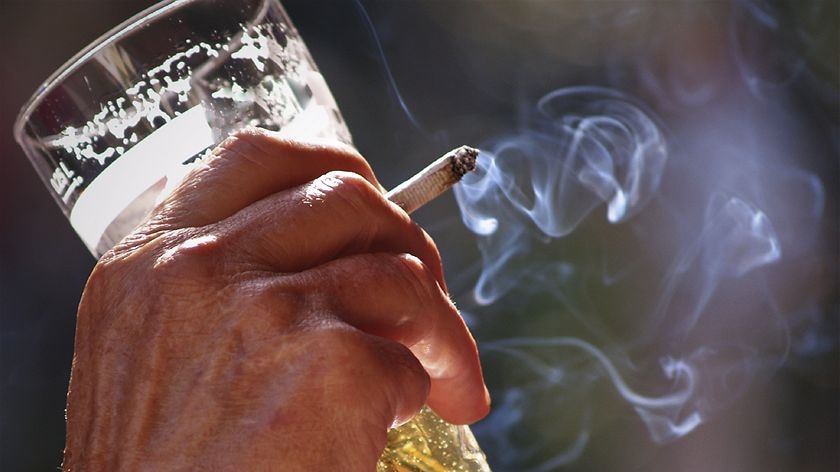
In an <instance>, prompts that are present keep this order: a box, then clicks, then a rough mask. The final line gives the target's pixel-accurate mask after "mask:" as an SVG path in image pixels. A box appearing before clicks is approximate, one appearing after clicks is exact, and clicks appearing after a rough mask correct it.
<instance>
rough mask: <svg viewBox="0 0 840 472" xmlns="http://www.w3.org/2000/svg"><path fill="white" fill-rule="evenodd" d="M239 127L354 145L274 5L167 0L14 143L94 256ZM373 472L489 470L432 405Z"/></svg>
mask: <svg viewBox="0 0 840 472" xmlns="http://www.w3.org/2000/svg"><path fill="white" fill-rule="evenodd" d="M245 126H258V127H262V128H267V129H271V130H275V131H279V132H281V133H286V134H288V135H294V136H319V137H327V138H333V139H337V140H340V141H343V142H345V143H347V144H352V142H351V138H350V133H349V131H348V130H347V126H346V124H345V123H344V120H343V119H342V117H341V114H340V112H339V110H338V107H337V106H336V103H335V100H334V99H333V97H332V95H331V94H330V91H329V88H328V87H327V85H326V82H325V81H324V78H323V77H322V76H321V74H320V73H319V72H318V69H317V67H316V66H315V63H314V62H313V60H312V58H311V56H310V55H309V52H308V51H307V49H306V46H305V45H304V43H303V41H302V39H301V38H300V36H299V35H298V33H297V31H296V30H295V29H294V27H293V26H292V23H291V22H290V21H289V19H288V17H287V15H286V13H285V12H284V11H283V8H282V7H281V5H280V3H279V1H277V0H169V1H165V2H162V3H160V4H158V5H156V6H154V7H152V8H150V9H148V10H146V11H144V12H142V13H140V14H138V15H136V16H135V17H134V18H131V19H130V20H128V21H126V22H125V23H123V24H121V25H119V26H117V27H116V28H114V29H113V30H111V31H110V32H109V33H107V34H105V35H104V36H103V37H102V38H100V39H99V40H97V41H96V42H94V43H93V44H91V45H90V46H88V47H87V48H86V49H84V50H83V51H81V52H80V53H79V54H77V55H76V56H75V57H74V58H72V59H71V60H70V61H69V62H67V63H66V64H65V65H64V66H63V67H62V68H60V69H59V70H58V71H57V72H56V73H55V74H53V75H52V76H51V77H50V78H49V79H47V81H46V82H44V84H43V85H41V87H40V88H39V89H38V91H37V92H36V93H35V95H34V96H33V97H32V98H31V99H30V100H29V102H27V104H26V105H25V106H24V108H23V110H21V113H20V115H19V116H18V119H17V121H16V123H15V127H14V134H15V139H16V140H17V142H18V143H19V144H20V145H21V147H22V148H23V149H24V151H25V152H26V155H27V156H28V157H29V159H30V160H31V161H32V164H33V165H34V166H35V169H36V171H37V172H38V174H39V175H40V176H41V178H42V179H43V181H44V183H45V184H46V185H47V187H48V189H49V191H50V193H52V195H53V197H55V200H56V202H57V203H58V205H59V206H60V207H61V209H62V210H63V211H64V213H65V215H67V217H68V218H69V220H70V223H71V225H72V226H73V228H74V229H75V230H76V232H77V233H78V234H79V236H80V237H81V238H82V241H84V243H85V245H86V246H87V247H88V249H90V251H91V252H92V253H93V255H94V256H95V257H97V258H98V257H101V256H102V255H103V254H104V253H105V252H107V251H108V250H109V249H110V248H111V247H112V246H114V245H115V244H116V243H117V242H119V241H120V240H121V239H122V238H123V237H124V236H126V235H127V234H128V233H129V232H131V230H132V229H134V228H135V227H136V226H137V225H138V224H139V223H140V222H141V221H142V220H143V219H144V218H145V216H146V215H147V214H148V213H149V211H150V210H151V209H152V208H154V206H155V205H156V204H157V203H158V202H159V201H160V200H161V199H162V198H164V197H165V196H166V195H168V193H169V192H170V191H171V189H173V188H174V186H175V185H176V184H177V183H178V182H179V181H180V180H181V179H182V178H183V176H184V175H185V174H186V173H187V171H188V170H189V169H190V167H191V166H193V165H196V163H198V162H200V161H201V160H202V159H203V158H204V157H205V156H207V155H208V153H209V152H210V150H211V149H212V148H213V147H214V146H215V145H217V144H218V143H220V142H221V141H222V140H224V139H225V137H227V136H228V135H230V134H231V133H232V132H233V131H235V130H237V129H239V128H242V127H245ZM337 468H338V469H340V468H341V467H340V466H339V465H337ZM377 470H379V471H388V470H395V471H443V470H464V471H484V470H489V468H488V467H487V464H486V462H485V460H484V455H483V454H482V453H481V450H480V449H479V448H478V446H477V445H476V443H475V439H474V438H473V437H472V434H471V433H470V431H469V429H468V428H466V427H455V426H451V425H448V424H446V423H444V422H443V421H442V420H440V419H439V418H438V417H436V416H435V415H434V414H433V413H432V412H431V411H430V410H428V409H427V408H426V409H424V410H423V412H421V414H420V415H418V417H417V418H416V419H415V420H413V421H411V422H409V423H408V424H406V425H404V426H402V427H400V428H397V429H395V430H392V431H391V432H390V433H389V445H388V448H387V449H386V451H385V453H384V454H383V456H382V459H381V460H380V463H379V465H378V467H377Z"/></svg>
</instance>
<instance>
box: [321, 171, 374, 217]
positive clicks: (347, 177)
mask: <svg viewBox="0 0 840 472" xmlns="http://www.w3.org/2000/svg"><path fill="white" fill-rule="evenodd" d="M317 185H318V187H320V189H319V190H321V191H322V192H323V194H324V199H325V201H326V202H327V203H329V205H330V206H331V207H333V209H334V210H335V211H336V212H337V213H338V215H339V216H344V217H346V218H352V219H354V220H355V219H357V218H358V217H359V216H360V215H361V216H368V215H370V214H372V213H374V212H377V211H381V209H383V208H386V205H385V203H384V197H383V196H382V194H380V193H379V191H378V190H377V189H376V188H375V187H374V186H373V185H372V184H371V183H370V182H368V181H367V180H366V179H365V178H364V177H362V176H361V175H359V174H356V173H354V172H346V171H330V172H328V173H326V174H324V175H323V176H321V177H320V178H319V179H318V183H317Z"/></svg>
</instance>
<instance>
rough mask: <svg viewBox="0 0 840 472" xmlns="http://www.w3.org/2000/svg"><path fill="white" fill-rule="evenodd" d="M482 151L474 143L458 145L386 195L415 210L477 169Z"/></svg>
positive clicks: (407, 208)
mask: <svg viewBox="0 0 840 472" xmlns="http://www.w3.org/2000/svg"><path fill="white" fill-rule="evenodd" d="M478 154H479V151H478V149H476V148H473V147H469V146H461V147H459V148H455V149H453V150H451V151H449V152H447V153H446V154H444V155H443V156H441V157H439V158H438V159H436V160H435V161H434V162H432V163H431V164H429V165H428V166H427V167H426V168H425V169H423V170H421V171H420V172H418V173H417V174H416V175H414V176H413V177H411V178H410V179H408V180H406V181H405V182H403V183H401V184H400V185H397V186H396V187H394V189H393V190H391V191H390V192H388V193H387V195H385V196H386V198H388V200H391V201H392V202H394V203H396V204H397V205H399V206H401V207H402V208H403V210H405V211H406V212H407V213H411V212H413V211H414V210H416V209H418V208H420V207H422V206H423V205H425V204H426V203H428V202H430V201H432V200H434V199H435V198H436V197H437V196H438V195H440V194H442V193H443V192H445V191H447V190H449V189H450V188H452V186H453V185H455V184H456V183H458V181H459V180H461V177H463V176H464V175H465V174H467V173H468V172H471V171H473V170H475V167H476V160H477V159H478Z"/></svg>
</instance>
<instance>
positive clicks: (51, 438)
mask: <svg viewBox="0 0 840 472" xmlns="http://www.w3.org/2000/svg"><path fill="white" fill-rule="evenodd" d="M153 3H155V2H152V1H129V0H98V1H95V0H62V1H45V0H26V1H23V0H2V3H0V43H2V44H5V45H6V47H5V48H4V50H5V51H6V53H5V54H6V56H5V58H4V63H3V66H2V75H0V104H2V107H0V151H1V152H2V169H3V170H2V174H3V175H5V176H6V183H5V184H4V185H3V186H2V187H0V188H2V192H3V194H2V196H0V219H2V228H3V231H2V232H0V238H2V244H0V469H2V470H47V469H54V468H56V467H58V466H59V464H60V459H61V449H62V447H63V443H64V439H63V436H64V425H63V409H64V400H65V391H66V386H67V382H68V378H69V371H70V363H71V359H72V346H73V330H74V313H75V307H76V305H77V303H78V300H79V296H80V294H81V291H82V288H83V286H84V282H85V280H86V278H87V275H88V273H89V272H90V270H91V268H92V267H93V264H94V260H93V258H92V257H91V256H90V254H89V253H88V251H87V249H86V248H85V247H84V246H83V244H82V243H81V241H80V240H79V239H78V238H77V237H76V236H75V234H74V233H73V231H72V230H71V228H70V225H69V223H68V222H67V221H66V219H65V218H64V216H63V215H62V213H61V212H60V211H59V209H58V207H57V206H56V205H55V203H54V202H53V201H52V199H51V197H50V196H49V194H48V192H47V191H46V188H45V187H44V186H43V184H42V183H41V182H40V181H39V179H38V177H37V176H36V174H35V172H34V171H33V169H32V168H31V166H30V164H29V162H28V161H27V159H26V157H25V156H24V155H23V152H22V151H21V150H20V149H19V148H18V147H17V145H16V144H15V143H14V140H13V138H12V132H11V128H12V123H13V121H14V119H15V116H16V114H17V112H18V110H19V109H20V107H21V106H22V105H23V103H24V102H25V101H26V100H27V99H28V97H29V96H30V95H31V94H32V93H34V91H35V89H36V88H37V86H38V85H39V84H40V83H41V82H42V81H43V80H44V79H46V77H48V76H49V75H50V74H51V73H52V72H53V71H54V70H55V69H56V68H58V67H59V66H60V65H61V64H62V63H64V61H66V60H67V59H68V58H70V57H71V56H73V55H74V54H75V53H76V52H77V51H78V50H80V49H81V48H83V47H84V46H85V45H87V44H88V43H90V42H91V41H93V40H94V39H96V38H97V37H98V36H99V35H101V34H102V33H104V32H106V31H107V30H109V29H110V28H111V27H113V26H115V25H116V24H118V23H120V22H121V21H123V20H125V19H127V18H128V17H130V16H131V15H133V14H134V13H137V12H139V11H140V10H142V9H144V8H146V7H148V6H150V5H152V4H153ZM283 4H284V5H285V7H286V9H287V11H288V13H289V16H290V17H291V18H292V21H293V22H294V23H295V25H296V26H297V28H298V30H299V31H300V33H301V35H302V36H303V38H304V40H305V41H306V43H307V45H308V47H309V49H310V51H311V52H312V55H313V56H314V58H315V61H316V62H317V63H318V65H319V67H320V68H321V71H322V72H323V74H324V76H325V77H326V79H327V82H328V83H329V85H330V87H331V89H332V92H333V95H334V96H335V98H336V100H337V102H338V104H339V106H340V108H341V110H342V113H343V114H344V117H345V119H346V121H347V123H348V125H349V127H350V130H351V132H352V133H353V138H354V142H355V144H356V146H357V147H358V148H359V150H360V151H361V152H362V153H363V154H364V155H365V156H366V157H367V158H368V159H369V160H370V162H371V164H372V166H373V168H374V169H375V170H376V171H377V173H378V175H379V177H380V180H381V181H382V182H383V184H385V185H386V186H393V185H395V184H396V183H398V182H400V181H402V180H403V179H405V178H406V177H408V176H409V175H410V174H412V173H413V172H414V170H415V169H419V168H420V167H422V166H423V165H424V164H425V163H426V162H428V161H429V160H430V159H431V158H432V157H433V156H436V155H439V154H440V153H442V152H444V151H446V150H448V149H450V148H452V147H454V146H456V145H458V144H462V143H468V144H473V145H477V146H480V147H481V148H482V150H483V151H484V153H483V157H482V159H483V163H482V169H480V172H479V173H478V174H477V175H476V176H472V177H471V178H470V179H469V180H468V181H467V182H465V185H463V186H462V187H461V189H459V191H458V195H457V197H458V198H457V201H456V198H455V197H454V196H453V195H447V196H445V198H442V199H440V200H439V201H436V202H434V204H432V205H430V206H429V207H427V208H424V209H423V210H421V211H420V212H418V214H417V215H416V217H417V220H418V221H419V222H420V223H421V224H422V225H423V226H424V227H425V228H426V229H427V230H428V231H429V232H430V233H431V234H432V236H433V237H434V238H435V239H436V240H437V241H438V243H439V245H440V248H441V252H442V255H443V259H444V266H445V270H446V274H447V280H448V282H449V286H450V290H451V291H452V295H453V298H454V299H455V300H456V302H457V303H458V305H459V307H460V308H461V309H462V311H463V313H464V316H465V317H466V318H467V320H468V322H469V323H470V325H471V327H472V328H473V331H474V333H475V335H476V338H477V339H478V342H479V345H480V348H481V350H482V361H483V363H484V368H485V372H486V376H487V380H488V384H489V387H490V390H491V394H492V396H493V401H494V408H493V411H492V413H491V415H490V416H489V417H488V418H487V419H486V420H484V421H483V422H481V423H479V424H477V425H475V427H474V431H475V433H476V435H477V437H478V440H479V442H480V443H481V445H482V447H483V448H484V450H485V452H486V453H487V455H488V458H489V460H490V463H491V466H492V467H493V470H495V471H523V470H534V471H537V470H545V471H548V470H639V471H648V470H653V471H659V470H666V471H667V470H680V471H683V470H685V471H695V470H696V471H708V470H715V471H729V470H732V471H735V470H738V471H740V470H762V471H792V470H796V471H836V470H838V469H840V455H838V454H840V452H838V451H840V447H838V444H840V435H839V434H838V428H839V427H840V426H839V425H840V378H839V377H840V363H838V341H840V328H839V327H838V316H840V315H839V314H838V309H839V307H840V305H839V304H840V299H839V298H838V290H839V289H838V266H840V254H838V251H839V249H838V245H840V242H839V241H840V234H839V233H840V232H838V206H837V202H838V199H837V197H838V194H837V192H838V183H840V170H838V168H839V167H840V133H838V130H840V128H838V125H840V101H839V100H840V95H839V94H838V93H839V92H838V90H839V89H840V78H839V77H838V71H840V62H838V61H839V59H838V58H840V51H838V45H840V38H838V31H840V7H838V5H837V2H835V1H824V2H823V1H812V2H796V1H793V0H790V1H779V2H765V1H759V0H743V1H733V2H723V1H721V2H689V1H678V0H673V1H665V2H663V1H655V2H654V1H643V0H638V1H634V0H627V1H622V2H612V1H599V0H575V1H572V0H569V1H563V0H555V1H545V0H543V1H537V0H511V1H493V0H491V1H473V0H469V1H467V0H428V1H409V0H392V1H385V0H377V1H372V0H362V1H358V2H357V1H354V0H314V1H313V0H285V1H284V2H283ZM462 214H463V215H465V216H463V217H462Z"/></svg>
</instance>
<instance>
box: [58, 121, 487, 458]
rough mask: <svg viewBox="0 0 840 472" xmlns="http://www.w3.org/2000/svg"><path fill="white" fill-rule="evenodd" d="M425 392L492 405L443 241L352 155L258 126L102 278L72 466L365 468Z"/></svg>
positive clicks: (86, 300) (82, 357)
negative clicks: (449, 276) (444, 260)
mask: <svg viewBox="0 0 840 472" xmlns="http://www.w3.org/2000/svg"><path fill="white" fill-rule="evenodd" d="M424 403H428V404H429V405H430V406H431V407H432V408H433V409H434V410H435V411H437V412H438V414H439V415H441V416H442V417H443V418H444V419H447V420H449V421H451V422H454V423H469V422H473V421H475V420H478V419H479V418H481V417H483V416H484V415H485V414H486V413H487V411H488V408H489V398H488V396H487V392H486V389H485V388H484V384H483V379H482V375H481V370H480V367H479V362H478V355H477V351H476V346H475V343H474V341H473V339H472V337H471V336H470V334H469V332H468V330H467V328H466V327H465V325H464V323H463V322H462V320H461V318H460V317H459V315H458V313H457V310H456V309H455V307H454V306H453V305H452V303H451V302H450V300H449V298H448V296H447V294H446V291H445V285H444V281H443V274H442V269H441V262H440V258H439V254H438V252H437V249H436V247H435V245H434V243H433V242H432V241H431V239H430V238H429V237H428V236H427V235H426V233H425V232H423V231H422V230H421V229H420V228H419V227H418V226H417V225H416V224H414V223H413V222H412V221H411V220H410V219H409V217H408V216H407V215H406V214H405V213H404V212H403V211H402V210H401V209H400V208H399V207H397V206H396V205H394V204H391V203H390V202H388V201H387V200H385V199H384V197H383V196H382V188H381V187H380V186H379V184H378V183H377V181H376V179H375V177H374V176H373V173H372V172H371V170H370V168H369V166H368V165H367V163H366V162H365V161H364V159H363V158H362V157H361V156H359V155H358V154H357V153H355V151H353V150H352V149H349V148H345V147H341V146H339V145H335V144H329V143H300V142H293V141H286V140H283V139H281V138H279V137H277V136H275V135H273V134H271V133H269V132H265V131H259V130H247V131H243V132H240V133H238V134H237V135H235V136H233V137H231V138H229V139H228V140H227V141H225V142H224V143H222V144H221V145H220V146H219V147H218V148H217V149H216V150H215V152H214V153H213V156H212V157H211V158H210V159H208V161H207V162H206V163H205V164H203V165H202V166H201V167H200V168H199V169H198V170H196V171H194V172H193V173H192V174H190V176H189V177H188V178H187V179H186V180H185V181H184V183H183V184H182V185H181V186H180V187H179V188H178V189H177V190H176V191H175V192H174V193H173V194H172V195H171V196H170V197H169V198H168V199H167V200H166V201H165V202H163V203H162V204H161V205H160V206H159V207H158V208H157V209H156V210H155V211H154V212H153V214H152V215H151V216H150V218H149V219H148V220H147V223H145V224H144V225H143V226H141V227H140V228H139V229H137V230H136V231H135V232H134V233H132V234H131V235H130V236H128V237H127V238H126V239H125V240H123V241H122V242H121V243H120V244H119V245H118V246H117V247H115V248H114V249H113V250H112V251H111V252H109V253H108V254H106V255H105V256H104V257H103V258H102V259H101V260H100V262H99V263H98V264H97V266H96V268H95V269H94V271H93V273H92V274H91V276H90V279H89V281H88V284H87V286H86V288H85V291H84V294H83V296H82V301H81V304H80V307H79V313H78V321H77V332H76V347H75V358H74V361H73V370H72V376H71V381H70V390H69V394H68V406H67V447H66V450H65V460H64V468H65V470H72V471H92V470H102V471H116V470H120V471H131V470H152V471H161V470H167V471H175V470H233V471H246V470H247V471H260V470H283V471H295V470H301V471H303V470H366V471H371V470H373V469H374V467H375V463H376V461H377V459H378V457H379V455H380V454H381V452H382V450H383V448H384V446H385V440H386V431H387V429H388V428H389V427H390V426H392V425H394V424H399V423H401V422H404V421H406V420H408V419H409V418H410V417H411V416H412V415H413V414H414V413H416V412H417V411H418V410H419V409H420V408H421V406H422V405H423V404H424Z"/></svg>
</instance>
